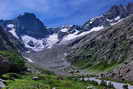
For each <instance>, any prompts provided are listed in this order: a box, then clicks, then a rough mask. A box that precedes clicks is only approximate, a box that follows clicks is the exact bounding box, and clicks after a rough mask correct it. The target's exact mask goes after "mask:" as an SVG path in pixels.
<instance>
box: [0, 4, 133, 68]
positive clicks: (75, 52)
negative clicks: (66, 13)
mask: <svg viewBox="0 0 133 89" xmlns="http://www.w3.org/2000/svg"><path fill="white" fill-rule="evenodd" d="M132 10H133V3H129V4H128V5H114V6H112V8H111V9H109V10H108V11H107V12H105V13H104V14H103V15H101V16H98V17H95V18H92V19H90V20H88V21H87V22H85V23H84V24H83V25H81V26H78V25H68V26H60V27H56V28H48V27H47V26H45V25H44V24H43V23H42V22H41V20H40V19H38V18H37V17H36V16H35V15H34V14H33V13H24V14H23V15H20V16H18V17H16V18H15V19H12V20H1V21H0V25H1V26H2V27H3V28H4V30H5V31H6V32H7V33H10V35H12V36H14V39H16V40H18V41H20V42H21V43H22V44H24V46H23V47H24V48H27V49H26V53H25V52H23V55H25V58H26V59H27V60H28V61H29V62H32V63H36V64H37V65H40V66H42V67H46V68H48V69H52V70H53V69H54V68H57V69H58V68H59V69H64V68H68V67H70V66H71V63H72V64H78V63H81V64H82V63H83V64H82V65H84V62H85V64H86V63H88V64H86V65H85V66H83V68H87V67H90V66H91V65H92V64H95V65H96V66H99V65H100V64H101V62H104V64H106V63H107V66H110V65H112V64H114V63H112V62H115V63H116V64H120V63H122V62H123V61H125V59H127V58H125V57H126V53H123V52H125V51H126V49H124V48H122V49H121V48H118V49H116V48H115V47H116V45H119V47H121V46H123V45H124V46H125V44H126V43H124V42H121V39H124V40H125V38H124V37H125V35H122V36H123V37H121V38H119V37H117V36H119V35H120V34H117V33H115V31H116V32H117V31H118V32H119V31H123V30H124V28H126V27H127V28H128V27H129V26H130V25H131V22H132V21H130V20H129V24H123V23H125V19H127V17H129V16H130V15H131V14H133V11H132ZM129 18H131V17H129ZM126 22H128V21H126ZM119 24H122V25H119ZM123 26H125V27H123ZM105 29H106V30H105ZM117 29H118V30H117ZM120 29H123V30H120ZM106 31H107V33H106ZM109 31H112V32H109ZM121 34H127V32H126V31H125V30H124V31H123V32H121ZM108 36H110V37H108ZM112 36H114V37H115V36H116V38H117V39H120V40H117V39H116V40H117V41H118V43H119V44H116V43H117V41H116V40H114V39H115V38H113V37H112ZM112 38H113V39H112ZM119 41H120V42H119ZM88 45H89V46H88ZM113 47H114V48H115V49H113ZM118 50H124V51H122V53H118V52H119V51H118ZM106 51H107V54H106V55H104V54H103V53H106ZM117 51H118V52H117ZM108 52H109V53H108ZM117 53H118V54H121V55H117V56H114V57H113V56H112V55H115V54H117ZM68 55H69V56H68ZM102 55H103V56H102ZM66 56H67V57H68V58H66ZM101 56H102V57H101ZM104 57H105V61H103V60H104ZM106 57H107V58H108V61H106V59H107V58H106ZM111 57H113V58H111ZM67 59H68V60H69V62H70V63H69V62H68V61H67ZM83 59H85V60H83ZM89 59H91V60H90V61H89ZM102 59H103V60H102ZM117 59H118V60H117ZM114 60H115V61H114ZM108 63H109V65H108ZM111 63H112V64H111ZM81 64H80V66H82V65H81ZM66 65H67V66H66ZM78 65H79V64H78ZM100 66H101V65H100Z"/></svg>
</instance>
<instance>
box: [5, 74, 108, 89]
mask: <svg viewBox="0 0 133 89" xmlns="http://www.w3.org/2000/svg"><path fill="white" fill-rule="evenodd" d="M8 75H9V74H8ZM11 75H13V74H11ZM34 77H38V79H37V80H33V78H34ZM6 83H7V88H5V89H52V88H56V89H87V87H93V88H91V89H103V88H105V87H104V86H101V85H98V84H97V83H96V82H84V81H80V80H76V81H75V80H72V79H71V78H67V77H62V76H57V75H48V74H25V75H19V76H18V75H17V77H16V78H15V77H14V79H13V77H12V78H9V79H8V80H6ZM88 89H89V88H88Z"/></svg>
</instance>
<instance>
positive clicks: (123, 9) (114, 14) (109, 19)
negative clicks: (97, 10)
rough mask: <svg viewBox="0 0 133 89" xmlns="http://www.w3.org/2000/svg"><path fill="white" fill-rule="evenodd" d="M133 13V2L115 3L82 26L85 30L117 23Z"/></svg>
mask: <svg viewBox="0 0 133 89" xmlns="http://www.w3.org/2000/svg"><path fill="white" fill-rule="evenodd" d="M131 14H133V3H129V4H128V5H126V6H124V5H114V6H112V8H111V9H109V10H108V11H107V12H106V13H104V14H103V15H102V16H99V17H96V18H93V19H90V20H89V21H88V22H86V23H85V24H84V25H83V26H82V28H83V29H85V30H90V29H91V28H93V27H96V26H102V25H103V26H104V27H106V26H109V25H111V23H115V22H117V21H119V20H120V19H122V18H125V17H127V16H129V15H131Z"/></svg>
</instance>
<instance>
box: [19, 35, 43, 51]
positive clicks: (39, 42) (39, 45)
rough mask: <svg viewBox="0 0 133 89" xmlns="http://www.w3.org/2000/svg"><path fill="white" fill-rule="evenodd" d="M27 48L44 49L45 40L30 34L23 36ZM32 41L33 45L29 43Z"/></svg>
mask: <svg viewBox="0 0 133 89" xmlns="http://www.w3.org/2000/svg"><path fill="white" fill-rule="evenodd" d="M21 38H22V40H23V42H24V45H25V47H26V48H31V49H32V50H33V51H42V50H43V49H44V42H43V40H41V39H36V38H33V37H31V36H28V35H24V36H21ZM30 42H31V43H32V46H31V45H29V43H30Z"/></svg>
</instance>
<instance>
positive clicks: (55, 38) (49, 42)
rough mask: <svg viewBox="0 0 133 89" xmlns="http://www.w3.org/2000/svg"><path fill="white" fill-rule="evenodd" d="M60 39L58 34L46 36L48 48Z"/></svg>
mask: <svg viewBox="0 0 133 89" xmlns="http://www.w3.org/2000/svg"><path fill="white" fill-rule="evenodd" d="M58 41H59V39H58V34H56V33H55V34H52V35H50V36H49V37H48V38H46V43H47V44H46V45H47V47H48V48H52V47H53V45H54V44H56V43H57V42H58Z"/></svg>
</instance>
